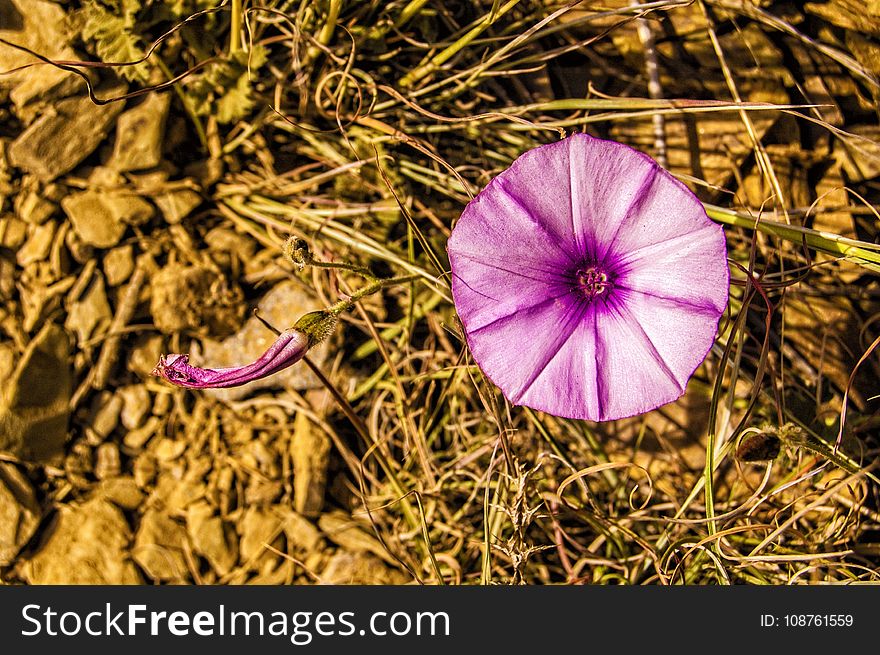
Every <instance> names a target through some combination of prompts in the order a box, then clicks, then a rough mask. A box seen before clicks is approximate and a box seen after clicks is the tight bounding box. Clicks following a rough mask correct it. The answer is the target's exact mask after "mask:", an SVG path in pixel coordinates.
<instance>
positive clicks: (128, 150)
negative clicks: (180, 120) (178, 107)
mask: <svg viewBox="0 0 880 655" xmlns="http://www.w3.org/2000/svg"><path fill="white" fill-rule="evenodd" d="M170 104H171V95H170V94H168V93H151V94H149V95H148V96H147V98H146V100H144V101H143V102H142V103H141V104H139V105H137V106H136V107H133V108H132V109H129V110H127V111H125V112H123V113H122V114H121V115H120V116H119V119H118V120H117V121H116V142H115V144H114V147H113V155H112V156H111V157H110V161H109V162H107V165H108V166H110V167H111V168H114V169H115V170H117V171H140V170H144V169H146V168H153V167H155V166H158V165H159V162H161V161H162V140H163V136H164V135H165V122H166V120H167V119H168V108H169V106H170Z"/></svg>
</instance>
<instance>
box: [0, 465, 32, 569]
mask: <svg viewBox="0 0 880 655" xmlns="http://www.w3.org/2000/svg"><path fill="white" fill-rule="evenodd" d="M39 522H40V505H39V503H37V498H36V495H35V494H34V490H33V487H31V484H30V482H28V480H27V478H26V477H25V476H24V475H22V474H21V472H20V471H19V470H18V468H16V467H15V466H13V465H12V464H9V463H6V462H0V566H7V565H9V564H11V563H12V561H13V560H14V559H15V556H16V555H17V554H18V551H19V550H21V547H22V546H24V544H26V543H27V542H28V540H29V539H30V538H31V537H32V536H33V535H34V532H36V530H37V525H38V524H39Z"/></svg>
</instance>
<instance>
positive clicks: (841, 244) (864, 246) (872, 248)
mask: <svg viewBox="0 0 880 655" xmlns="http://www.w3.org/2000/svg"><path fill="white" fill-rule="evenodd" d="M705 207H706V213H707V214H708V215H709V216H710V217H711V218H713V219H715V220H716V221H718V222H720V223H726V224H727V225H735V226H737V227H742V228H746V229H749V230H758V231H759V232H764V233H765V234H771V235H773V236H776V237H779V238H780V239H785V240H786V241H792V242H794V243H806V245H807V246H808V247H810V248H813V249H814V250H819V251H821V252H825V253H828V254H830V255H837V256H841V257H846V258H847V259H848V260H849V261H852V262H854V263H856V264H858V265H859V266H863V267H865V268H867V269H870V270H872V271H875V272H880V252H878V251H877V246H876V245H875V244H873V243H867V242H865V241H858V240H856V239H848V238H846V237H842V236H840V235H838V234H832V233H830V232H821V231H819V230H812V229H810V228H807V227H801V226H799V225H788V224H786V223H779V222H777V221H768V220H767V219H764V218H755V217H754V216H746V215H744V214H740V213H738V212H735V211H734V210H732V209H725V208H723V207H716V206H715V205H705Z"/></svg>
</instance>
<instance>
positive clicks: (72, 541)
mask: <svg viewBox="0 0 880 655" xmlns="http://www.w3.org/2000/svg"><path fill="white" fill-rule="evenodd" d="M46 535H47V536H46V538H45V542H44V543H43V544H42V545H41V546H40V548H39V549H38V551H37V553H36V554H35V555H34V556H33V557H31V558H30V559H29V560H27V561H26V562H25V563H24V565H23V566H22V567H21V576H22V577H23V578H24V579H25V581H27V582H28V583H30V584H39V585H45V584H88V585H102V584H103V585H106V584H139V583H140V582H141V576H140V574H139V573H138V571H137V568H136V567H135V565H134V563H133V562H132V561H131V559H130V557H129V545H130V542H131V530H130V529H129V527H128V523H127V522H126V521H125V517H124V516H123V515H122V512H121V511H120V510H119V508H117V507H115V506H114V505H112V504H110V503H109V502H107V501H106V500H104V499H102V498H93V499H91V500H89V501H86V502H85V503H83V504H82V505H70V504H65V505H62V506H61V507H60V508H59V510H58V514H57V516H56V517H55V523H54V526H53V529H50V530H47V532H46Z"/></svg>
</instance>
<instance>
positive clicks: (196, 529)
mask: <svg viewBox="0 0 880 655" xmlns="http://www.w3.org/2000/svg"><path fill="white" fill-rule="evenodd" d="M186 528H187V532H188V533H189V537H190V540H191V541H192V544H193V548H194V549H195V551H196V552H197V553H198V554H199V555H201V556H202V557H204V558H205V559H206V560H208V563H209V564H210V565H211V567H212V568H213V569H214V570H215V571H216V572H217V573H218V574H219V575H226V574H227V573H229V572H230V571H231V570H232V567H234V566H235V564H236V562H237V561H238V539H237V538H236V535H235V530H234V529H233V528H232V525H231V524H230V523H227V522H226V521H224V520H223V519H222V518H221V517H219V516H216V515H215V514H214V510H213V509H212V508H211V507H210V506H209V505H208V504H207V503H205V502H198V503H194V504H193V505H190V506H189V507H188V508H187V512H186Z"/></svg>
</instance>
